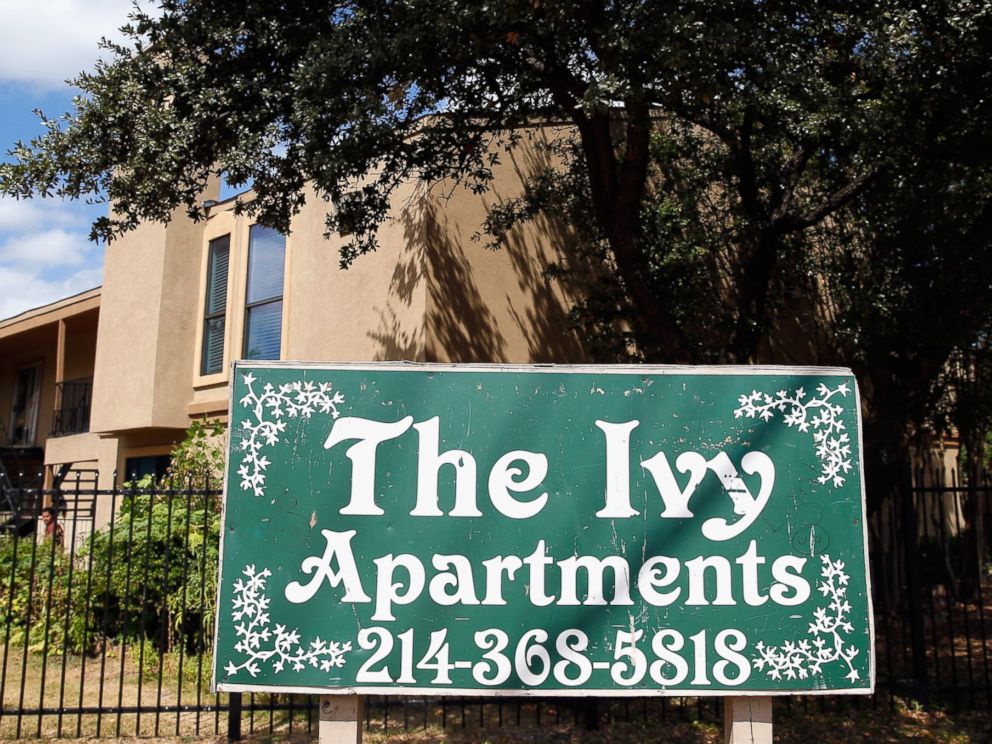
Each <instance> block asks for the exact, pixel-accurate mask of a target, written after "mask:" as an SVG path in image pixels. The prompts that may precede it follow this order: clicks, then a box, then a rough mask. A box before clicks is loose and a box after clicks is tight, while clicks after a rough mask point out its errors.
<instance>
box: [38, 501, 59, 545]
mask: <svg viewBox="0 0 992 744" xmlns="http://www.w3.org/2000/svg"><path fill="white" fill-rule="evenodd" d="M41 521H42V522H44V524H45V539H46V540H49V539H50V540H54V541H55V544H56V545H57V546H58V547H60V548H61V547H62V544H63V540H64V537H65V532H64V530H63V529H62V525H60V524H59V518H58V514H57V513H56V511H55V507H52V506H46V507H45V508H44V509H42V510H41Z"/></svg>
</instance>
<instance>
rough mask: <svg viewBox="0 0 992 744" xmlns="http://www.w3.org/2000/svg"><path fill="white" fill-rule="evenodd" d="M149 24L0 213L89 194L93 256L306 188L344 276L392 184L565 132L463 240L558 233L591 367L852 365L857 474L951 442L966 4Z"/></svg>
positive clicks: (322, 6)
mask: <svg viewBox="0 0 992 744" xmlns="http://www.w3.org/2000/svg"><path fill="white" fill-rule="evenodd" d="M159 5H160V9H159V11H158V12H157V13H156V14H145V13H141V12H136V13H135V14H134V16H133V22H132V23H131V25H130V26H129V28H128V29H127V30H128V33H129V35H130V38H131V42H130V43H129V44H122V45H120V46H114V47H112V48H113V52H114V54H113V58H112V59H111V60H110V61H109V62H107V63H106V64H101V65H98V66H97V68H96V69H95V71H94V72H93V73H91V74H83V75H81V76H80V77H79V78H78V80H77V81H76V82H77V84H78V85H79V86H80V88H81V89H82V91H83V95H82V96H81V97H80V98H79V99H78V100H77V102H76V111H75V112H74V113H73V114H71V115H69V116H67V117H66V118H63V119H58V120H47V123H48V131H47V134H46V135H44V136H43V137H41V138H39V139H38V140H36V141H35V142H33V143H28V144H18V145H17V146H16V147H15V149H14V151H13V152H14V155H15V156H16V160H15V162H14V163H12V164H9V165H4V166H0V188H2V191H3V192H4V193H7V194H12V195H15V196H19V197H26V196H30V195H34V194H39V193H41V194H60V195H67V196H72V197H81V196H87V195H90V196H92V195H94V194H105V195H106V197H108V198H109V199H111V200H112V201H113V203H114V206H115V211H114V213H113V214H112V215H111V216H108V217H106V218H104V219H101V220H100V221H99V222H98V223H97V224H96V225H95V226H94V236H97V237H103V238H112V237H113V236H115V235H119V234H120V233H122V232H123V231H126V230H129V229H132V228H134V227H135V226H136V225H138V224H139V223H140V222H142V221H145V220H162V221H165V220H168V219H169V217H170V215H171V214H172V213H173V211H174V210H175V209H176V208H180V207H181V208H185V209H186V210H187V212H188V213H189V214H190V215H192V216H193V217H194V218H199V217H202V216H203V214H202V207H201V204H200V198H201V196H200V195H201V192H202V189H203V187H204V184H205V182H206V181H207V179H208V178H209V177H210V176H211V175H216V174H218V173H220V172H224V173H226V174H227V177H228V179H229V180H231V181H233V182H235V183H247V182H251V183H252V184H253V187H254V193H255V199H254V200H253V201H251V202H249V203H246V204H244V205H242V208H243V209H244V210H247V211H248V212H252V213H255V214H256V215H257V217H258V219H259V220H261V221H262V222H265V223H267V224H270V225H272V226H275V227H278V228H281V229H283V230H285V229H288V226H289V222H290V219H291V217H292V215H293V214H294V213H295V212H296V211H298V210H299V209H300V207H301V206H302V204H303V203H304V199H305V187H306V186H308V185H312V186H313V188H314V189H315V192H316V195H317V197H318V198H321V199H324V200H326V201H327V202H328V203H329V207H328V217H327V226H328V230H329V231H332V232H341V233H344V234H349V235H350V236H351V240H350V242H349V243H348V244H347V246H346V247H345V248H344V250H343V252H342V257H341V258H342V263H343V264H344V265H348V264H349V263H350V262H351V261H353V260H355V259H356V258H357V257H358V256H359V255H360V254H362V253H364V252H367V251H369V250H373V249H375V247H376V238H375V234H376V228H377V226H378V225H379V224H380V223H381V222H382V221H383V220H384V219H386V218H387V215H388V210H389V204H390V195H391V193H392V192H393V190H394V189H395V188H396V187H397V186H398V185H399V184H401V183H404V182H407V181H410V180H415V181H419V182H421V183H423V184H425V185H428V186H429V185H433V184H437V183H440V182H442V181H449V182H450V181H453V182H455V183H457V184H461V185H462V186H464V187H467V188H470V189H474V190H477V191H484V190H485V189H486V188H487V187H488V185H489V184H490V182H491V179H492V177H493V167H494V165H495V164H496V163H497V162H498V160H499V158H500V157H501V155H503V151H504V149H506V148H513V147H514V145H515V144H516V142H517V141H518V138H519V136H520V127H522V126H525V125H529V124H533V123H534V122H541V121H551V122H556V123H564V124H567V125H569V127H568V128H567V129H564V130H561V134H560V137H559V139H558V140H557V141H556V142H555V143H554V144H553V147H554V149H555V151H556V154H557V155H559V156H561V157H562V158H563V161H562V162H563V163H564V166H563V167H561V168H558V169H555V170H549V171H547V172H537V173H535V174H534V175H533V179H532V182H531V183H530V184H528V188H527V189H526V190H525V194H524V196H523V197H522V198H521V199H519V200H516V201H512V202H508V203H505V204H504V205H503V206H502V207H501V208H499V209H497V210H495V211H494V212H493V214H491V215H490V217H489V219H488V221H487V225H486V227H487V228H488V231H489V232H490V234H491V237H492V240H493V241H495V242H497V243H498V242H499V240H500V239H501V238H502V237H504V236H505V235H506V233H507V231H509V230H510V229H512V227H513V226H514V225H515V224H516V223H517V222H518V221H519V220H521V219H526V218H528V217H532V216H534V215H535V214H540V213H541V212H555V213H557V214H559V215H561V214H564V215H565V216H566V217H568V218H569V220H570V221H571V223H572V224H573V225H574V226H575V228H576V229H577V230H578V232H579V234H581V235H582V236H584V237H585V241H584V242H583V243H582V244H581V245H578V246H575V245H570V246H560V248H561V250H563V251H564V252H565V253H566V254H567V255H569V256H570V257H571V258H572V259H573V263H581V262H586V263H590V262H591V263H592V264H593V265H594V266H596V267H597V268H598V269H599V270H600V271H599V274H598V275H599V276H600V277H601V280H600V281H598V282H596V283H594V284H591V285H590V286H588V287H586V296H585V299H584V300H583V301H581V302H580V303H579V304H578V305H577V306H576V308H575V309H574V312H573V315H574V318H575V320H576V323H577V324H578V325H579V326H580V327H581V329H582V331H583V332H584V333H585V335H586V338H587V340H588V341H589V343H590V344H591V346H592V348H593V349H594V353H595V354H597V355H598V356H599V357H601V358H603V359H606V360H610V359H617V358H621V359H629V358H634V359H640V360H647V361H661V362H671V361H697V362H711V361H725V362H738V363H750V362H760V361H790V362H801V363H843V364H849V365H851V366H853V367H854V368H855V371H856V372H857V374H858V376H859V380H860V382H861V386H862V393H863V396H864V398H865V401H866V404H867V405H866V422H865V423H866V448H867V452H868V457H869V462H868V465H869V471H870V472H881V471H885V470H887V469H889V468H888V465H887V463H889V464H890V463H891V462H893V461H894V459H895V457H896V455H897V454H899V452H900V451H901V450H903V449H904V447H905V445H906V441H907V436H908V434H909V433H910V432H914V431H915V432H919V431H923V430H924V429H925V428H926V427H928V426H931V427H932V426H933V425H935V424H937V423H939V421H938V417H935V415H934V413H935V411H937V412H939V411H942V410H944V409H946V410H947V411H948V412H949V414H950V415H951V416H952V417H953V416H955V415H957V416H958V418H959V419H960V420H961V422H964V418H963V417H962V416H961V414H962V411H963V409H962V408H961V407H960V406H959V407H958V408H957V409H955V407H954V406H955V405H956V404H955V402H954V401H958V403H960V401H962V400H965V399H968V395H960V396H958V397H956V398H955V397H953V396H952V397H951V398H947V396H946V395H944V391H946V390H947V389H948V382H949V381H950V382H955V381H954V380H949V379H948V374H949V373H955V371H957V372H961V373H962V374H961V375H958V376H959V377H962V378H963V379H965V381H966V380H967V379H975V374H976V371H980V370H977V368H976V366H975V365H976V362H975V361H974V360H975V359H976V358H979V359H982V358H984V357H974V356H973V352H974V351H975V350H976V349H979V348H984V347H985V346H986V345H987V339H988V330H989V325H990V322H989V321H990V318H992V291H990V290H992V262H990V261H988V246H989V243H990V237H992V198H990V197H992V181H990V178H992V176H990V169H989V165H990V163H989V159H990V157H992V142H990V139H992V130H990V129H989V127H988V126H987V122H988V121H989V120H990V118H992V117H990V115H992V110H990V107H992V67H990V66H989V64H988V59H989V57H990V51H992V49H990V46H992V44H990V40H992V7H990V6H989V4H988V3H979V2H974V1H973V0H943V1H941V2H936V3H933V2H931V3H925V4H924V3H918V2H912V1H910V0H895V1H894V2H889V3H884V4H879V3H876V2H867V1H863V0H854V1H847V0H845V1H844V2H841V1H840V0H826V1H825V2H817V3H809V2H799V1H798V0H760V1H755V0H732V1H730V2H713V0H683V1H681V2H664V3H662V2H657V1H656V0H655V1H653V0H573V1H570V2H565V1H564V0H501V2H492V3H476V2H463V1H461V0H402V1H390V2H387V1H385V0H342V1H340V2H327V1H326V0H283V1H282V2H279V3H269V2H257V0H255V1H249V2H245V1H244V0H237V2H235V0H159ZM495 143H499V145H498V146H497V145H496V144H495ZM570 268H572V267H570V266H562V267H552V269H553V273H555V274H556V275H558V276H563V277H566V276H567V275H568V271H569V270H570ZM602 269H605V271H602ZM959 358H964V359H965V361H964V362H963V363H962V364H957V365H949V361H950V360H954V359H959ZM982 364H984V362H982ZM952 376H954V375H953V374H952ZM958 382H960V381H958ZM963 389H964V388H963V387H962V390H963ZM969 390H970V393H969V395H971V394H972V393H974V392H975V390H976V387H975V386H974V385H972V387H971V388H969ZM972 398H974V396H973V395H972ZM948 401H950V402H948ZM969 405H970V406H971V408H969V409H968V410H972V411H977V410H989V408H990V407H989V406H987V405H984V404H983V405H977V406H976V405H975V404H974V401H973V400H972V403H971V404H969ZM942 406H943V407H944V408H942ZM947 406H950V408H947ZM973 418H974V417H973ZM967 426H977V424H976V423H975V422H974V421H971V422H967Z"/></svg>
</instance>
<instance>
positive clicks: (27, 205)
mask: <svg viewBox="0 0 992 744" xmlns="http://www.w3.org/2000/svg"><path fill="white" fill-rule="evenodd" d="M85 224H86V222H85V219H84V218H83V217H82V214H81V210H80V209H79V208H78V205H70V204H66V203H65V202H62V201H56V200H53V199H12V198H10V197H8V196H0V233H6V232H24V231H27V230H43V229H45V228H47V227H51V226H53V225H58V226H60V227H65V226H69V225H72V226H75V227H84V226H85Z"/></svg>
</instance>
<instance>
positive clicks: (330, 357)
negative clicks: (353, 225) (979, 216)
mask: <svg viewBox="0 0 992 744" xmlns="http://www.w3.org/2000/svg"><path fill="white" fill-rule="evenodd" d="M411 200H412V201H414V202H415V201H416V195H415V194H413V193H412V187H405V188H402V189H400V190H398V192H397V193H396V194H394V196H393V210H392V213H393V214H394V215H395V219H393V220H391V221H389V222H387V223H386V224H385V225H383V227H382V229H381V230H380V231H379V234H378V240H379V249H378V250H377V251H375V252H374V253H370V254H367V255H365V256H360V257H359V258H357V259H356V260H355V261H354V263H353V264H352V265H351V267H350V268H348V269H346V270H344V269H341V268H340V267H339V262H340V253H339V251H340V247H341V245H342V243H343V242H344V239H342V238H335V239H334V240H327V239H325V238H324V235H323V233H324V219H325V214H326V210H327V209H328V205H326V204H325V203H324V202H323V201H320V200H317V199H315V198H314V197H313V195H312V194H311V195H310V198H309V199H308V201H307V206H306V208H304V210H303V211H301V213H300V214H299V215H298V216H297V218H296V219H295V220H294V221H293V233H292V235H291V237H290V242H289V251H288V256H289V259H288V262H287V267H286V268H287V287H288V288H289V290H288V292H287V301H286V305H285V307H284V312H285V314H286V318H285V322H284V329H285V332H286V339H285V343H284V348H283V358H284V359H296V360H320V361H370V360H401V359H407V360H422V359H423V358H424V343H425V336H424V316H425V311H426V301H427V283H426V279H425V265H424V262H425V257H424V246H423V244H422V243H421V242H420V241H419V240H418V237H419V236H418V234H417V232H416V227H415V218H414V211H415V209H414V208H411V207H408V206H407V205H408V203H409V202H411Z"/></svg>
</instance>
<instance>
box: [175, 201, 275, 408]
mask: <svg viewBox="0 0 992 744" xmlns="http://www.w3.org/2000/svg"><path fill="white" fill-rule="evenodd" d="M224 206H225V208H223V209H218V207H214V208H213V211H212V213H211V215H210V217H209V218H208V219H207V222H206V224H205V226H204V228H203V232H201V233H200V276H199V284H200V287H199V289H200V291H199V294H198V299H197V303H198V304H197V312H198V316H197V319H196V322H195V329H196V340H195V344H196V346H195V348H194V349H193V370H192V372H193V389H194V395H193V399H192V401H191V404H196V403H199V402H201V401H202V400H204V399H205V398H204V396H206V395H210V396H213V395H215V393H213V392H208V390H207V389H212V388H218V387H221V386H224V385H227V384H228V382H229V377H230V375H229V370H230V367H231V363H232V361H233V360H234V359H241V358H244V356H243V353H242V352H243V350H244V335H245V328H246V325H247V318H248V313H247V306H248V303H247V296H248V294H247V293H248V253H249V242H250V235H251V228H252V227H253V226H254V225H255V224H256V223H255V222H254V221H252V220H250V219H249V218H248V217H246V216H236V215H235V214H234V211H233V203H232V204H231V205H224ZM224 235H230V244H229V248H228V251H229V252H228V275H227V319H226V321H225V324H224V326H225V327H224V363H223V367H222V369H221V370H220V371H219V372H216V373H211V374H203V373H202V370H203V344H204V330H205V325H206V324H205V320H204V319H205V317H206V299H207V280H208V276H207V269H208V259H209V250H210V242H211V241H212V240H215V239H217V238H220V237H223V236H224ZM284 240H285V255H284V260H283V286H282V303H283V306H282V322H281V324H280V334H279V335H280V338H279V359H285V358H286V354H287V348H288V345H287V335H288V334H287V330H288V327H289V312H290V310H289V309H290V306H291V304H292V298H291V297H290V296H289V292H288V287H289V282H290V275H291V273H290V272H291V267H292V255H293V253H292V244H293V241H292V236H291V235H286V236H284ZM225 397H226V396H225ZM211 400H212V397H211Z"/></svg>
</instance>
